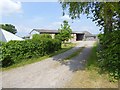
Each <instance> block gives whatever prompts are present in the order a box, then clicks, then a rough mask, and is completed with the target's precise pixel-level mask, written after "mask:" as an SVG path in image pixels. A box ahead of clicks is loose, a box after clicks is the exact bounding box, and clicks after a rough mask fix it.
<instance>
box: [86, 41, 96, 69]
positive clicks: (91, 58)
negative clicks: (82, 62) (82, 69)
mask: <svg viewBox="0 0 120 90" xmlns="http://www.w3.org/2000/svg"><path fill="white" fill-rule="evenodd" d="M96 49H97V44H96V43H95V44H94V46H93V48H92V51H91V53H90V56H89V57H88V59H87V64H86V68H87V69H93V68H95V67H97V52H96Z"/></svg>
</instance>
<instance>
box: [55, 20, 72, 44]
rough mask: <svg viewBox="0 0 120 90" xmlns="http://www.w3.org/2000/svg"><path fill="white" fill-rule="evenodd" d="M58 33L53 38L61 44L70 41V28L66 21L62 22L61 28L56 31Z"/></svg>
mask: <svg viewBox="0 0 120 90" xmlns="http://www.w3.org/2000/svg"><path fill="white" fill-rule="evenodd" d="M58 31H59V34H57V35H56V36H55V38H57V39H59V40H61V41H63V42H64V41H68V40H69V39H71V33H72V29H71V28H70V25H69V24H68V21H66V20H64V21H63V24H61V28H60V29H58Z"/></svg>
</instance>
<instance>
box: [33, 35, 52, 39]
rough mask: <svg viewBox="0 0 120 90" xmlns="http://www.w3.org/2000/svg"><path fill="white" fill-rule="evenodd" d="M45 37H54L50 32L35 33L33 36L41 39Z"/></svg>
mask: <svg viewBox="0 0 120 90" xmlns="http://www.w3.org/2000/svg"><path fill="white" fill-rule="evenodd" d="M43 38H49V39H52V36H51V35H50V34H34V35H33V36H32V39H36V40H40V39H43Z"/></svg>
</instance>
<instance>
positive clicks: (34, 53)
mask: <svg viewBox="0 0 120 90" xmlns="http://www.w3.org/2000/svg"><path fill="white" fill-rule="evenodd" d="M60 48H61V42H60V41H59V40H56V39H48V38H44V39H41V40H40V39H39V40H34V39H32V40H25V41H9V42H8V43H6V44H4V45H2V46H1V50H2V57H1V61H2V67H6V66H9V65H12V64H14V63H19V62H21V61H22V60H25V59H28V58H34V57H39V56H44V55H47V54H50V53H53V52H55V51H57V50H59V49H60Z"/></svg>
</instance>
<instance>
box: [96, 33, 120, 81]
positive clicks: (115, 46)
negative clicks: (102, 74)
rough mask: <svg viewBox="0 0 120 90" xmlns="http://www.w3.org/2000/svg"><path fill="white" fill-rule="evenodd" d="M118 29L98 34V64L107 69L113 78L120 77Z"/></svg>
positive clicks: (119, 39) (119, 38)
mask: <svg viewBox="0 0 120 90" xmlns="http://www.w3.org/2000/svg"><path fill="white" fill-rule="evenodd" d="M119 35H120V31H114V32H111V33H110V34H109V35H104V34H101V35H99V39H100V46H99V50H98V58H99V66H100V67H101V69H102V70H105V71H108V72H109V74H110V76H113V77H114V78H115V79H119V78H120V73H119V70H120V68H119V65H120V60H119V58H120V37H119Z"/></svg>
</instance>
